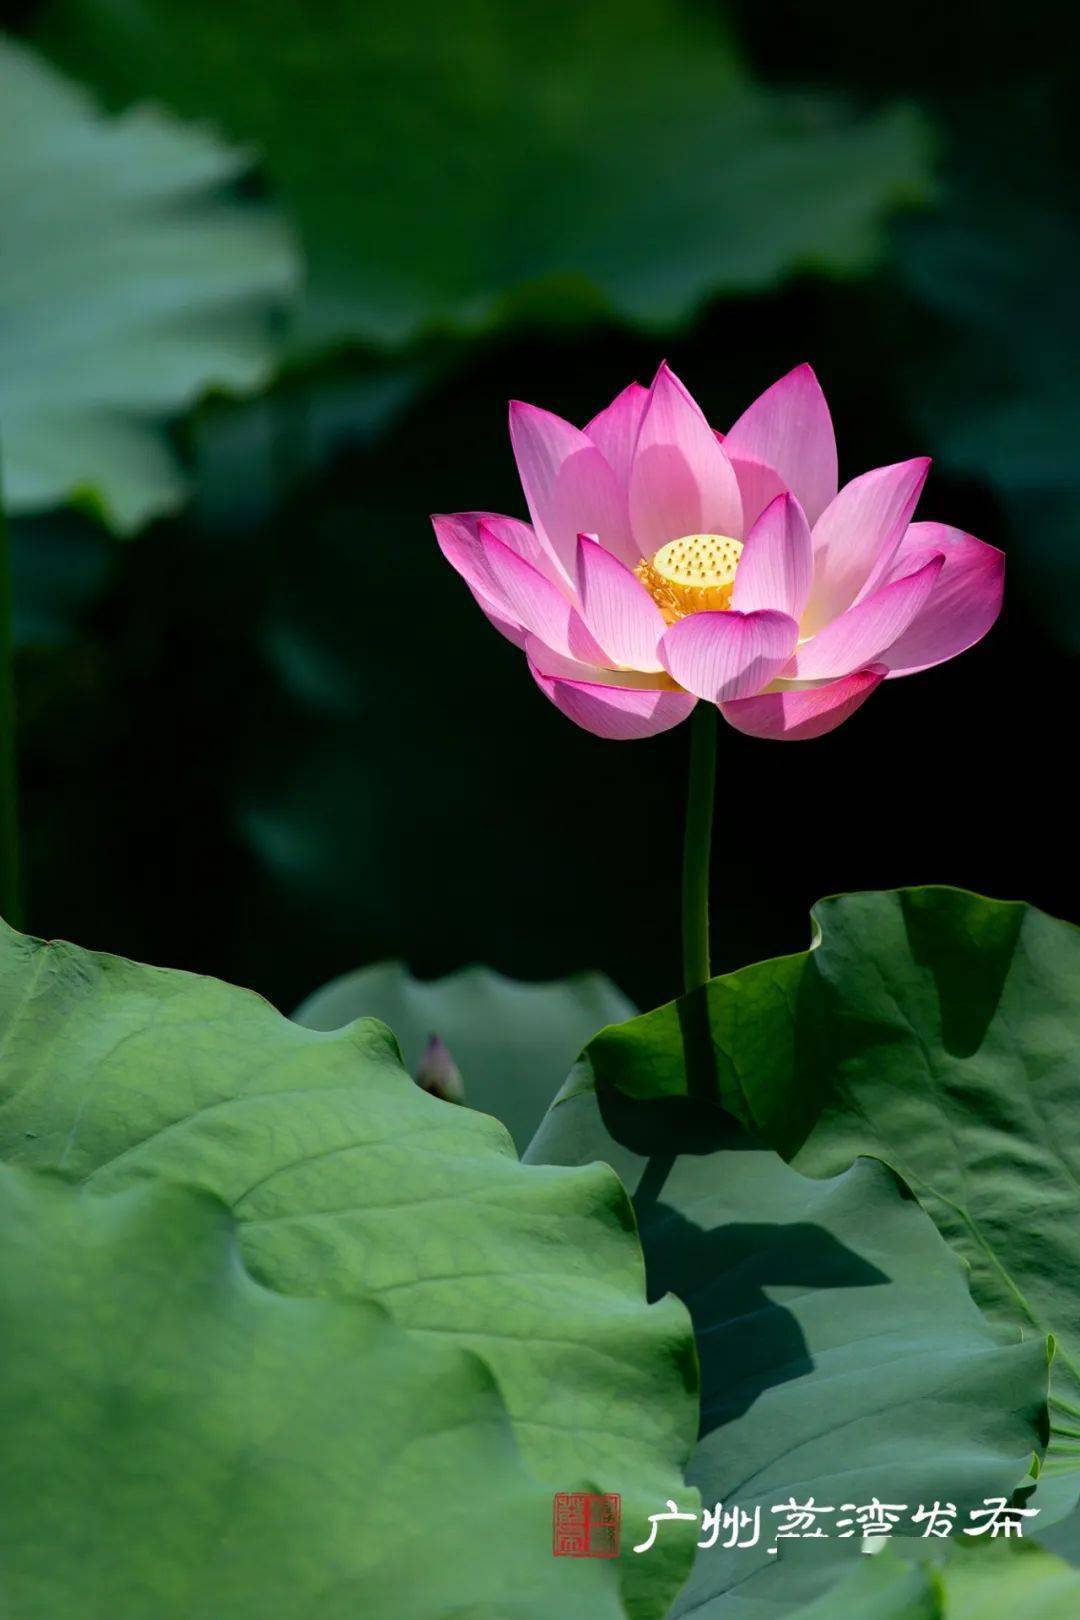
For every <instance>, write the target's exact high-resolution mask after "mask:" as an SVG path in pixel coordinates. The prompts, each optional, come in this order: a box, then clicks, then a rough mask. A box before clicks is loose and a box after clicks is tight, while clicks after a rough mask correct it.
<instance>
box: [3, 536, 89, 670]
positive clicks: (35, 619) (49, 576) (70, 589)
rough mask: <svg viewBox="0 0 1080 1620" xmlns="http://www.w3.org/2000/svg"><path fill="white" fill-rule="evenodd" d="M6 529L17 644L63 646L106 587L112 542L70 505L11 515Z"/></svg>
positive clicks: (24, 645)
mask: <svg viewBox="0 0 1080 1620" xmlns="http://www.w3.org/2000/svg"><path fill="white" fill-rule="evenodd" d="M9 530H10V537H11V574H12V596H13V600H14V618H15V623H14V631H15V642H16V645H17V646H19V647H58V646H62V645H64V644H65V643H67V642H68V641H69V640H70V638H71V634H72V630H73V627H74V626H75V625H76V624H77V623H78V622H79V620H80V619H81V618H82V617H83V615H84V614H85V613H86V612H87V611H88V610H89V609H90V607H91V606H92V605H93V604H94V603H95V602H97V601H98V600H99V599H100V597H101V595H102V593H103V591H104V589H105V585H106V583H107V581H108V578H109V564H110V562H111V559H112V556H113V554H114V548H113V546H112V543H111V541H110V539H109V537H108V535H107V534H106V533H105V531H104V530H103V529H102V527H101V525H100V524H99V523H95V522H93V521H92V520H91V519H89V518H87V517H86V516H85V515H84V514H82V513H81V512H73V511H71V510H70V509H68V510H61V511H57V512H49V513H44V514H42V515H40V516H38V517H27V518H16V519H14V520H13V521H12V522H11V523H10V524H9Z"/></svg>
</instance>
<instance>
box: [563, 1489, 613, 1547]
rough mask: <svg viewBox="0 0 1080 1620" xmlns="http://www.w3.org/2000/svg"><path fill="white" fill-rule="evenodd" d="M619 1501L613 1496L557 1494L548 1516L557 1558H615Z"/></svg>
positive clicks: (581, 1492)
mask: <svg viewBox="0 0 1080 1620" xmlns="http://www.w3.org/2000/svg"><path fill="white" fill-rule="evenodd" d="M620 1515H621V1507H620V1498H619V1497H618V1496H616V1495H615V1493H614V1492H612V1493H611V1494H609V1495H602V1494H601V1493H599V1492H593V1491H557V1492H556V1494H555V1501H554V1504H553V1507H552V1513H551V1530H552V1536H551V1551H552V1553H553V1554H554V1556H555V1557H556V1558H617V1557H618V1556H619V1519H620Z"/></svg>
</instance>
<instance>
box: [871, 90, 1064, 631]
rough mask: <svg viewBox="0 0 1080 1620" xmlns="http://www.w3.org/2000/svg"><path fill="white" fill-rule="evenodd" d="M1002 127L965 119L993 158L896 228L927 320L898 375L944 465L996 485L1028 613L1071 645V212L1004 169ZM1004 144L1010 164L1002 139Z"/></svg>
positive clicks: (1005, 125)
mask: <svg viewBox="0 0 1080 1620" xmlns="http://www.w3.org/2000/svg"><path fill="white" fill-rule="evenodd" d="M1014 127H1016V125H1015V123H1013V122H1012V121H1010V120H1009V119H1008V118H1007V117H1006V116H1004V115H1003V114H1001V113H999V114H998V119H997V127H996V128H994V129H993V130H992V131H989V132H986V134H987V138H986V139H984V138H982V137H983V135H984V131H983V130H982V128H981V126H980V128H979V129H978V130H977V131H975V132H973V134H974V135H977V136H978V137H979V138H978V139H975V138H970V139H969V141H968V143H967V146H966V148H965V150H966V151H968V152H972V151H975V152H978V153H979V155H980V158H983V159H985V156H986V154H991V155H993V156H994V157H996V158H1000V159H1001V161H1000V162H999V163H997V164H994V165H987V169H988V170H989V172H986V170H984V168H983V166H982V165H980V167H979V169H978V170H977V172H976V173H975V174H969V173H967V172H961V173H960V174H959V175H957V176H956V182H955V192H954V194H953V195H951V196H950V198H949V206H948V207H947V208H945V209H944V210H943V211H942V212H941V213H940V214H939V215H936V216H934V217H932V218H931V217H928V218H926V219H920V220H919V221H918V222H917V228H912V229H911V230H910V231H909V232H907V233H905V236H904V238H903V241H902V246H901V256H900V268H901V271H902V273H903V275H904V276H905V277H906V279H907V281H908V283H909V285H910V286H911V287H912V289H913V290H914V291H915V292H916V294H917V295H918V297H919V298H920V299H921V300H922V301H923V302H924V303H925V304H926V306H927V307H928V308H929V309H930V310H931V311H933V313H934V314H935V315H936V316H937V317H938V325H939V328H940V331H939V334H938V339H939V340H938V343H937V346H936V348H935V351H934V353H935V365H934V370H933V386H932V387H928V386H927V369H926V366H925V364H918V360H920V359H921V356H917V357H916V361H917V363H916V365H915V366H913V367H912V368H911V373H910V374H909V386H910V394H911V399H912V403H913V406H914V408H915V410H916V412H917V414H918V415H919V416H920V418H921V420H922V422H923V423H924V424H925V429H926V431H927V433H928V434H929V435H930V436H931V440H932V442H933V444H934V445H935V447H936V449H937V451H938V453H939V455H940V457H941V459H942V461H943V462H944V463H945V465H946V466H951V467H953V468H955V469H956V470H957V471H958V472H962V473H964V474H966V475H968V476H970V477H973V478H979V479H985V480H986V482H987V483H989V484H990V485H991V487H992V488H994V489H995V490H996V491H997V493H998V494H999V495H1000V497H1001V498H1002V501H1003V503H1004V506H1005V509H1006V511H1007V512H1008V515H1009V518H1010V519H1011V526H1012V529H1013V534H1014V537H1015V538H1014V543H1013V545H1012V546H1011V548H1010V553H1009V555H1010V561H1015V562H1016V564H1017V565H1018V567H1019V568H1020V570H1021V571H1022V578H1023V581H1024V584H1025V586H1026V587H1027V589H1028V591H1029V593H1030V594H1031V596H1032V599H1033V605H1034V607H1035V609H1036V611H1037V612H1038V613H1039V615H1040V617H1041V618H1042V619H1043V620H1045V621H1046V622H1047V623H1048V624H1049V625H1050V627H1051V629H1052V630H1053V631H1054V632H1055V633H1056V635H1057V637H1058V639H1059V640H1060V642H1061V643H1062V645H1063V646H1064V647H1065V648H1066V650H1068V651H1069V652H1072V653H1074V654H1075V653H1077V652H1080V614H1078V612H1077V601H1078V599H1080V544H1078V540H1077V530H1078V518H1077V514H1078V512H1080V463H1078V461H1077V455H1076V444H1077V436H1078V434H1080V410H1078V407H1077V394H1076V354H1077V350H1078V347H1080V307H1078V305H1077V300H1076V296H1075V289H1074V280H1075V276H1074V271H1073V266H1074V265H1075V264H1076V261H1077V256H1078V255H1080V218H1077V217H1070V215H1068V214H1066V213H1063V212H1061V211H1054V209H1053V208H1052V207H1049V206H1047V203H1046V201H1045V199H1041V198H1040V197H1039V195H1038V192H1037V190H1034V188H1033V186H1032V179H1031V174H1030V165H1029V164H1027V163H1025V164H1024V166H1023V172H1022V173H1021V174H1016V173H1011V172H1010V167H1009V162H1008V160H1007V158H1006V154H1005V153H1004V152H1003V150H1002V145H1001V137H1002V134H1003V132H1008V131H1009V130H1010V129H1011V128H1014ZM1011 158H1012V164H1013V166H1014V167H1015V165H1016V162H1017V155H1016V153H1015V152H1014V153H1013V154H1012V155H1011ZM1070 178H1071V177H1070ZM1043 183H1045V182H1043ZM1066 185H1067V182H1064V183H1063V189H1064V187H1065V186H1066ZM913 224H914V222H913ZM1018 242H1022V243H1023V252H1017V251H1016V247H1015V244H1016V243H1018ZM941 332H944V333H946V334H947V339H946V340H944V341H942V340H941V337H940V333H941Z"/></svg>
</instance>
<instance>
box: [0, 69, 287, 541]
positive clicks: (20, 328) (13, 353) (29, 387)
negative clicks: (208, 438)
mask: <svg viewBox="0 0 1080 1620" xmlns="http://www.w3.org/2000/svg"><path fill="white" fill-rule="evenodd" d="M0 103H2V104H3V107H4V113H5V118H6V120H7V123H8V127H9V129H17V130H18V139H16V140H6V141H4V142H3V144H2V146H0V218H2V219H3V222H4V225H3V228H4V252H3V254H2V255H0V327H2V329H3V333H4V364H3V368H2V370H0V453H2V456H3V474H4V498H5V502H6V505H7V507H8V509H9V510H10V511H11V512H15V513H18V512H33V511H38V510H42V509H44V508H46V507H51V506H56V505H59V504H61V503H63V502H66V501H69V500H79V501H80V502H81V503H82V504H84V505H87V506H89V507H91V508H93V509H94V510H95V511H96V512H97V513H98V514H99V515H100V516H102V517H104V518H105V519H106V521H107V522H108V523H109V524H110V525H111V526H112V527H113V528H116V529H119V530H121V531H123V532H130V531H131V530H133V529H136V528H138V527H139V526H140V525H141V524H143V523H145V522H146V521H147V520H148V519H149V518H151V517H154V516H156V515H158V514H159V513H162V512H165V511H168V510H170V509H171V508H173V507H176V506H177V505H179V504H180V502H181V501H182V499H183V498H184V494H185V487H186V486H185V480H184V474H183V471H182V469H181V467H180V464H179V462H178V461H177V458H176V455H175V454H174V451H173V450H172V448H171V447H170V445H169V443H168V440H167V439H166V438H165V436H164V434H163V431H162V429H163V426H164V424H165V422H166V420H167V419H168V418H170V417H173V416H176V415H177V414H178V413H179V412H180V411H182V410H184V409H185V408H186V407H188V406H189V405H191V404H192V403H194V401H195V400H197V399H198V398H200V397H201V396H202V395H203V394H205V393H207V392H209V391H210V390H222V391H225V392H229V393H246V392H250V391H251V390H253V389H257V388H259V387H261V386H262V385H263V384H264V383H265V382H266V381H267V380H268V378H269V376H270V374H271V371H272V369H273V364H274V360H275V336H274V321H275V318H276V317H279V316H280V315H281V314H282V312H283V310H284V308H285V306H286V304H287V303H288V302H289V301H290V300H291V299H292V297H293V295H294V293H295V290H296V287H297V284H298V281H299V265H298V260H297V255H296V251H295V249H294V247H293V245H292V242H291V239H290V236H289V233H288V231H287V230H286V228H285V226H284V224H283V222H282V220H281V219H280V218H279V217H278V215H277V214H275V213H274V212H273V211H272V210H271V209H270V208H269V207H267V206H266V205H265V204H264V203H257V202H252V201H242V200H241V199H240V198H239V197H238V196H237V195H236V194H235V189H234V186H235V182H236V181H237V180H238V179H240V178H241V177H242V176H243V175H244V174H245V173H246V172H247V171H248V170H250V168H251V163H252V159H251V154H250V153H248V152H244V151H241V150H239V149H238V148H236V147H231V146H225V145H223V144H222V142H221V141H220V140H219V139H217V137H216V136H214V135H213V134H211V133H210V131H208V130H207V129H206V128H205V127H198V126H193V125H185V124H183V123H180V122H179V121H178V120H177V119H176V118H174V117H172V116H171V115H170V114H167V113H165V112H163V111H161V110H160V109H158V108H155V107H148V106H139V107H136V108H133V109H131V110H130V111H128V112H126V113H124V114H123V115H122V116H121V117H118V118H110V117H105V116H104V115H103V114H102V113H101V112H100V111H99V110H98V108H97V106H96V105H95V103H94V102H93V100H92V99H91V97H90V96H89V95H87V93H86V92H85V91H84V90H83V89H81V88H80V87H78V86H76V85H73V84H71V83H69V82H68V81H67V80H66V79H64V78H62V77H61V76H60V74H58V73H57V72H56V71H55V69H53V68H52V67H50V66H49V65H48V64H47V63H46V62H44V61H42V60H40V59H39V58H38V57H36V56H35V55H34V54H33V53H32V52H31V51H29V50H27V49H26V48H25V47H24V46H21V45H17V44H15V43H14V42H13V41H11V40H5V39H3V38H0Z"/></svg>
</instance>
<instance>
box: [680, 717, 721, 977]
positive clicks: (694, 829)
mask: <svg viewBox="0 0 1080 1620" xmlns="http://www.w3.org/2000/svg"><path fill="white" fill-rule="evenodd" d="M715 793H716V709H715V707H714V705H713V704H711V703H699V704H697V706H696V707H695V709H694V712H693V714H692V715H691V717H690V781H689V785H688V789H687V798H686V834H685V840H684V843H683V878H682V940H683V989H684V990H686V991H690V990H696V989H697V988H698V987H699V986H700V985H703V984H705V983H707V981H708V980H709V979H710V978H711V977H712V968H711V963H710V956H709V866H710V859H711V854H712V826H713V804H714V800H715Z"/></svg>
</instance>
